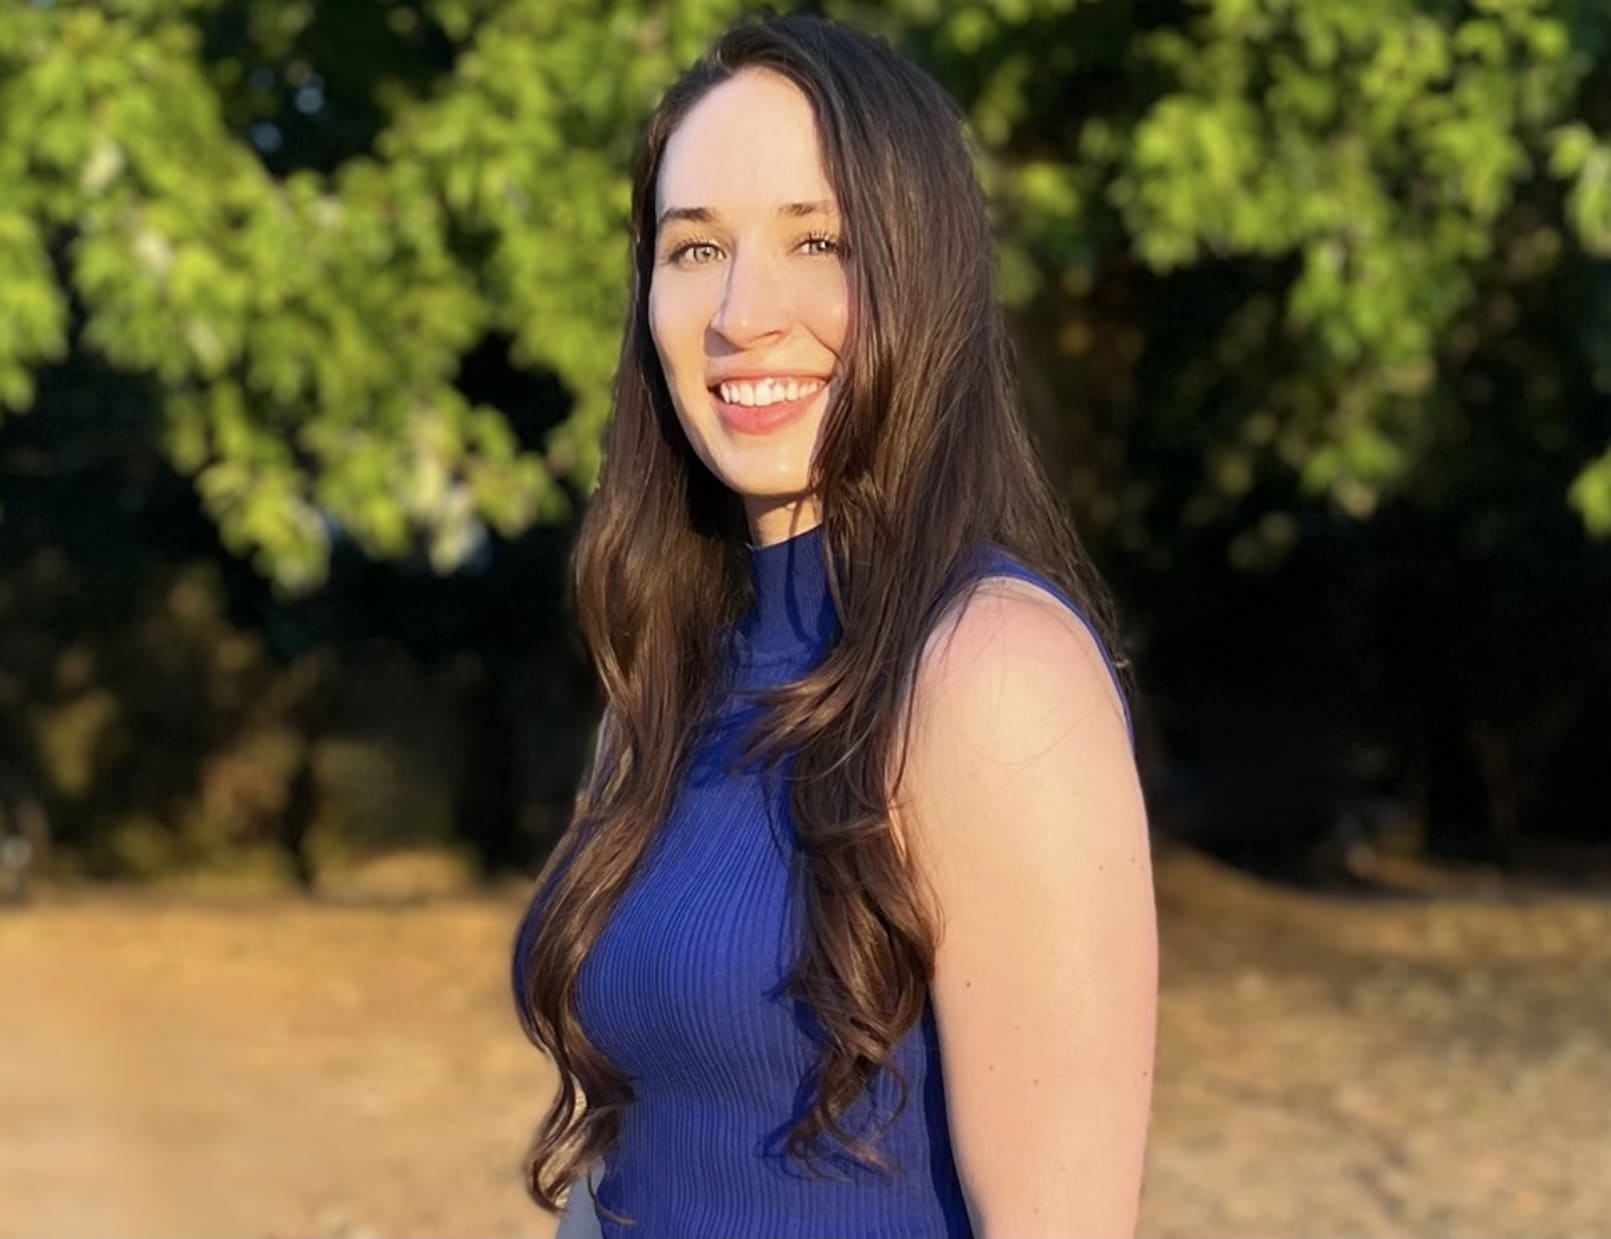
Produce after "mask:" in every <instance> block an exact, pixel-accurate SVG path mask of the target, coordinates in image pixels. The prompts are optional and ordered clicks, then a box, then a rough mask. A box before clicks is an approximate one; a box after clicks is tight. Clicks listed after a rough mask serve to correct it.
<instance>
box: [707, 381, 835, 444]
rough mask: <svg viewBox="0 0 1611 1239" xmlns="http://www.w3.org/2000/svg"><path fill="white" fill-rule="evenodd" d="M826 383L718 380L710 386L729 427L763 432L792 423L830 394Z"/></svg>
mask: <svg viewBox="0 0 1611 1239" xmlns="http://www.w3.org/2000/svg"><path fill="white" fill-rule="evenodd" d="M826 386H827V385H826V384H825V383H824V382H823V381H822V380H821V379H799V380H796V379H783V380H778V379H771V380H766V381H763V382H760V383H719V384H717V385H716V387H714V388H712V389H711V396H712V398H713V401H714V403H715V405H716V415H717V416H718V417H720V418H721V420H722V424H723V425H724V426H726V427H727V429H728V430H731V431H735V432H737V433H739V434H750V435H761V434H769V433H771V432H772V431H775V430H781V429H782V428H783V427H785V426H788V425H791V424H793V422H794V421H795V420H796V419H797V418H799V417H800V416H801V415H802V414H804V413H805V411H806V410H807V409H809V408H810V407H811V406H812V405H814V404H815V403H817V401H818V400H820V399H826V398H827V397H826ZM791 393H792V394H791ZM729 396H732V397H736V399H729Z"/></svg>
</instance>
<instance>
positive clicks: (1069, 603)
mask: <svg viewBox="0 0 1611 1239" xmlns="http://www.w3.org/2000/svg"><path fill="white" fill-rule="evenodd" d="M1003 576H1004V577H1012V578H1014V579H1016V580H1019V581H1027V582H1028V583H1029V584H1031V585H1035V586H1038V587H1039V588H1040V589H1042V590H1044V591H1045V592H1046V593H1048V594H1050V595H1051V596H1052V597H1053V598H1055V599H1057V601H1058V602H1060V603H1062V604H1063V605H1064V606H1065V607H1067V608H1068V609H1069V610H1070V611H1072V612H1073V613H1074V616H1075V618H1076V619H1078V620H1079V621H1080V623H1081V624H1083V625H1084V626H1085V631H1086V632H1088V633H1090V634H1091V640H1092V642H1093V643H1094V644H1095V645H1096V652H1097V653H1098V654H1100V655H1101V656H1102V663H1103V665H1104V666H1105V667H1107V669H1108V677H1109V678H1110V679H1111V680H1112V681H1113V691H1114V692H1115V693H1117V694H1118V697H1119V706H1120V708H1121V709H1123V711H1124V729H1125V732H1126V734H1127V735H1128V736H1129V739H1130V752H1131V754H1132V755H1134V753H1135V749H1136V732H1135V723H1134V721H1133V720H1132V718H1131V715H1130V699H1129V697H1127V696H1126V695H1125V691H1124V680H1123V679H1122V677H1120V675H1119V668H1118V665H1117V664H1116V663H1115V662H1114V661H1113V656H1112V655H1111V654H1110V653H1109V652H1108V647H1107V644H1106V642H1104V641H1103V640H1102V634H1101V633H1099V632H1098V631H1097V628H1096V625H1095V624H1093V623H1092V622H1091V617H1090V616H1088V615H1087V614H1086V613H1085V611H1084V610H1083V609H1082V608H1081V607H1080V605H1079V604H1078V603H1077V602H1075V601H1074V600H1073V599H1072V598H1070V597H1069V596H1068V595H1067V594H1065V593H1064V592H1063V591H1062V590H1061V589H1059V588H1058V587H1057V586H1056V585H1054V584H1052V582H1050V581H1048V580H1047V579H1046V578H1045V577H1043V576H1041V575H1040V573H1038V572H1036V571H1034V570H1033V569H1032V568H1028V567H1025V566H1024V565H1023V564H1021V563H1019V562H1018V561H1017V560H1016V559H1013V558H1012V557H1011V556H1010V555H1008V554H1007V553H1006V552H1005V551H994V552H993V553H992V554H991V555H990V556H989V558H988V559H987V560H986V561H985V563H984V565H983V566H982V567H981V568H980V569H979V571H978V572H977V573H976V574H975V576H974V581H973V583H974V584H982V583H984V582H985V581H987V580H989V579H990V578H991V577H1003Z"/></svg>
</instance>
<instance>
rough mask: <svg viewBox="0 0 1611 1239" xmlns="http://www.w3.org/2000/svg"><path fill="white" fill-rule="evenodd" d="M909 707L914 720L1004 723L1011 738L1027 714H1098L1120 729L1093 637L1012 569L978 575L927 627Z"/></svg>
mask: <svg viewBox="0 0 1611 1239" xmlns="http://www.w3.org/2000/svg"><path fill="white" fill-rule="evenodd" d="M911 708H912V710H913V711H914V715H915V717H914V726H916V725H924V726H933V725H935V724H938V725H940V726H942V727H943V726H950V727H955V726H958V725H961V726H964V727H977V728H979V729H980V730H981V731H987V730H990V729H992V728H994V727H996V726H999V725H1001V724H1007V725H1008V726H1009V727H1010V728H1011V729H1012V730H1014V731H1016V732H1018V733H1019V734H1020V736H1021V735H1022V733H1023V732H1024V731H1025V730H1028V731H1031V732H1032V731H1033V730H1034V729H1035V719H1036V717H1042V718H1044V719H1045V720H1047V721H1051V720H1054V719H1056V718H1062V719H1065V720H1072V719H1073V718H1075V717H1077V716H1103V715H1105V716H1106V717H1107V718H1109V719H1111V721H1112V722H1113V723H1115V724H1116V725H1117V727H1118V729H1119V732H1120V733H1121V735H1122V734H1125V733H1126V732H1127V726H1126V723H1125V711H1124V705H1123V702H1122V701H1121V700H1120V697H1119V690H1118V688H1117V687H1116V686H1115V684H1114V682H1113V675H1112V673H1111V672H1110V671H1109V669H1108V663H1107V660H1106V658H1105V657H1104V655H1103V652H1102V649H1101V647H1100V646H1099V645H1098V643H1097V638H1096V636H1095V635H1094V634H1093V633H1092V631H1091V630H1090V628H1089V627H1087V625H1086V624H1085V623H1084V622H1083V621H1082V620H1081V619H1080V618H1079V617H1078V616H1077V615H1075V614H1074V613H1073V612H1071V611H1070V610H1069V609H1068V608H1067V607H1066V606H1064V605H1063V603H1062V602H1061V601H1060V600H1059V599H1057V598H1056V597H1054V596H1053V595H1052V594H1050V593H1048V592H1047V591H1046V590H1044V589H1042V588H1041V587H1040V586H1038V585H1035V584H1033V583H1031V582H1029V581H1025V580H1022V579H1020V578H1018V577H1007V576H993V577H987V578H985V579H984V580H982V581H980V582H979V584H978V586H977V588H976V589H975V590H974V591H973V593H972V594H971V595H970V596H969V597H968V598H967V599H966V601H965V602H964V603H962V604H961V605H959V606H956V607H953V608H951V609H950V611H949V612H948V613H947V615H946V616H945V617H943V618H942V620H941V622H940V623H939V624H938V625H936V627H935V630H934V632H933V633H932V634H931V635H930V638H929V640H928V642H927V644H926V645H925V648H924V650H923V653H922V655H921V657H920V659H919V663H918V669H917V675H916V679H915V682H914V684H913V700H912V702H911ZM981 712H983V713H982V714H981ZM1092 721H1095V720H1094V718H1093V720H1092ZM1004 738H1005V737H1004Z"/></svg>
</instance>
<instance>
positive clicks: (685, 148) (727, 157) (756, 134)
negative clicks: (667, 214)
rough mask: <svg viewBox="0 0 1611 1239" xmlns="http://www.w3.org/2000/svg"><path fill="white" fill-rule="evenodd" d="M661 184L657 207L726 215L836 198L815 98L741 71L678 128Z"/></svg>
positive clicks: (771, 77)
mask: <svg viewBox="0 0 1611 1239" xmlns="http://www.w3.org/2000/svg"><path fill="white" fill-rule="evenodd" d="M656 189H657V195H656V196H657V198H658V202H657V204H656V209H657V210H664V209H665V208H666V207H710V208H711V209H713V210H714V211H716V212H717V213H718V214H721V215H727V216H735V215H738V214H741V213H743V212H744V211H745V210H747V209H758V210H763V211H766V212H767V213H770V212H771V210H772V208H773V207H774V206H775V205H776V204H777V203H779V202H803V201H817V200H821V199H831V198H832V197H833V191H832V189H831V188H830V187H829V184H828V177H827V174H826V172H825V171H824V170H823V166H822V151H821V145H820V143H819V141H818V137H817V123H816V117H815V115H814V114H813V112H812V110H811V103H810V101H809V100H808V99H807V98H806V97H805V95H804V94H802V93H801V91H800V89H799V87H797V86H795V85H794V83H793V82H790V81H789V80H788V79H787V78H784V77H780V76H779V75H777V74H775V73H770V72H766V71H764V70H756V69H746V70H743V71H741V72H739V73H738V74H736V75H735V76H733V77H731V78H729V79H728V80H727V81H725V82H723V83H722V84H721V85H720V86H717V87H714V88H713V89H711V90H710V91H709V92H708V93H707V94H706V95H705V96H704V98H702V99H701V100H700V101H699V102H698V103H696V104H695V105H694V106H693V108H692V109H690V110H689V112H688V115H687V116H685V117H684V118H683V120H682V123H681V124H680V125H678V126H677V128H676V129H675V130H674V131H673V132H672V135H671V138H670V140H669V141H667V143H666V151H665V156H664V157H663V158H662V160H661V162H660V178H659V181H658V184H657V186H656Z"/></svg>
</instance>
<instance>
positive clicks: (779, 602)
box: [737, 522, 839, 664]
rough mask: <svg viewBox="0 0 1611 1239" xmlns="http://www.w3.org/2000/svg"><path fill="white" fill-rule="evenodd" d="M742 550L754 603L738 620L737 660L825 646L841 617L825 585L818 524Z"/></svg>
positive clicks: (769, 658)
mask: <svg viewBox="0 0 1611 1239" xmlns="http://www.w3.org/2000/svg"><path fill="white" fill-rule="evenodd" d="M746 553H747V554H748V556H749V568H750V583H751V584H752V585H753V586H754V588H755V602H754V605H753V606H751V608H750V610H749V611H748V613H746V614H745V616H744V618H743V619H741V620H740V621H739V624H738V633H737V635H738V650H737V653H738V657H739V659H740V660H741V661H742V662H745V663H749V664H754V663H771V662H784V661H792V660H794V659H796V658H800V659H804V658H807V657H811V656H814V655H817V654H820V653H822V652H823V651H824V650H825V649H827V647H828V643H829V642H830V641H831V640H832V639H833V635H834V632H835V631H836V629H837V626H838V622H839V617H838V614H837V613H836V612H835V611H834V606H833V595H832V594H831V593H830V592H829V590H828V570H827V566H826V564H825V563H824V561H823V538H822V525H821V523H820V522H819V523H818V524H816V525H813V526H812V527H811V528H810V529H807V530H805V531H804V532H803V533H797V534H794V535H793V536H792V537H788V538H785V539H784V540H783V541H781V542H774V543H772V544H771V545H770V546H749V547H748V548H747V550H746Z"/></svg>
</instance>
